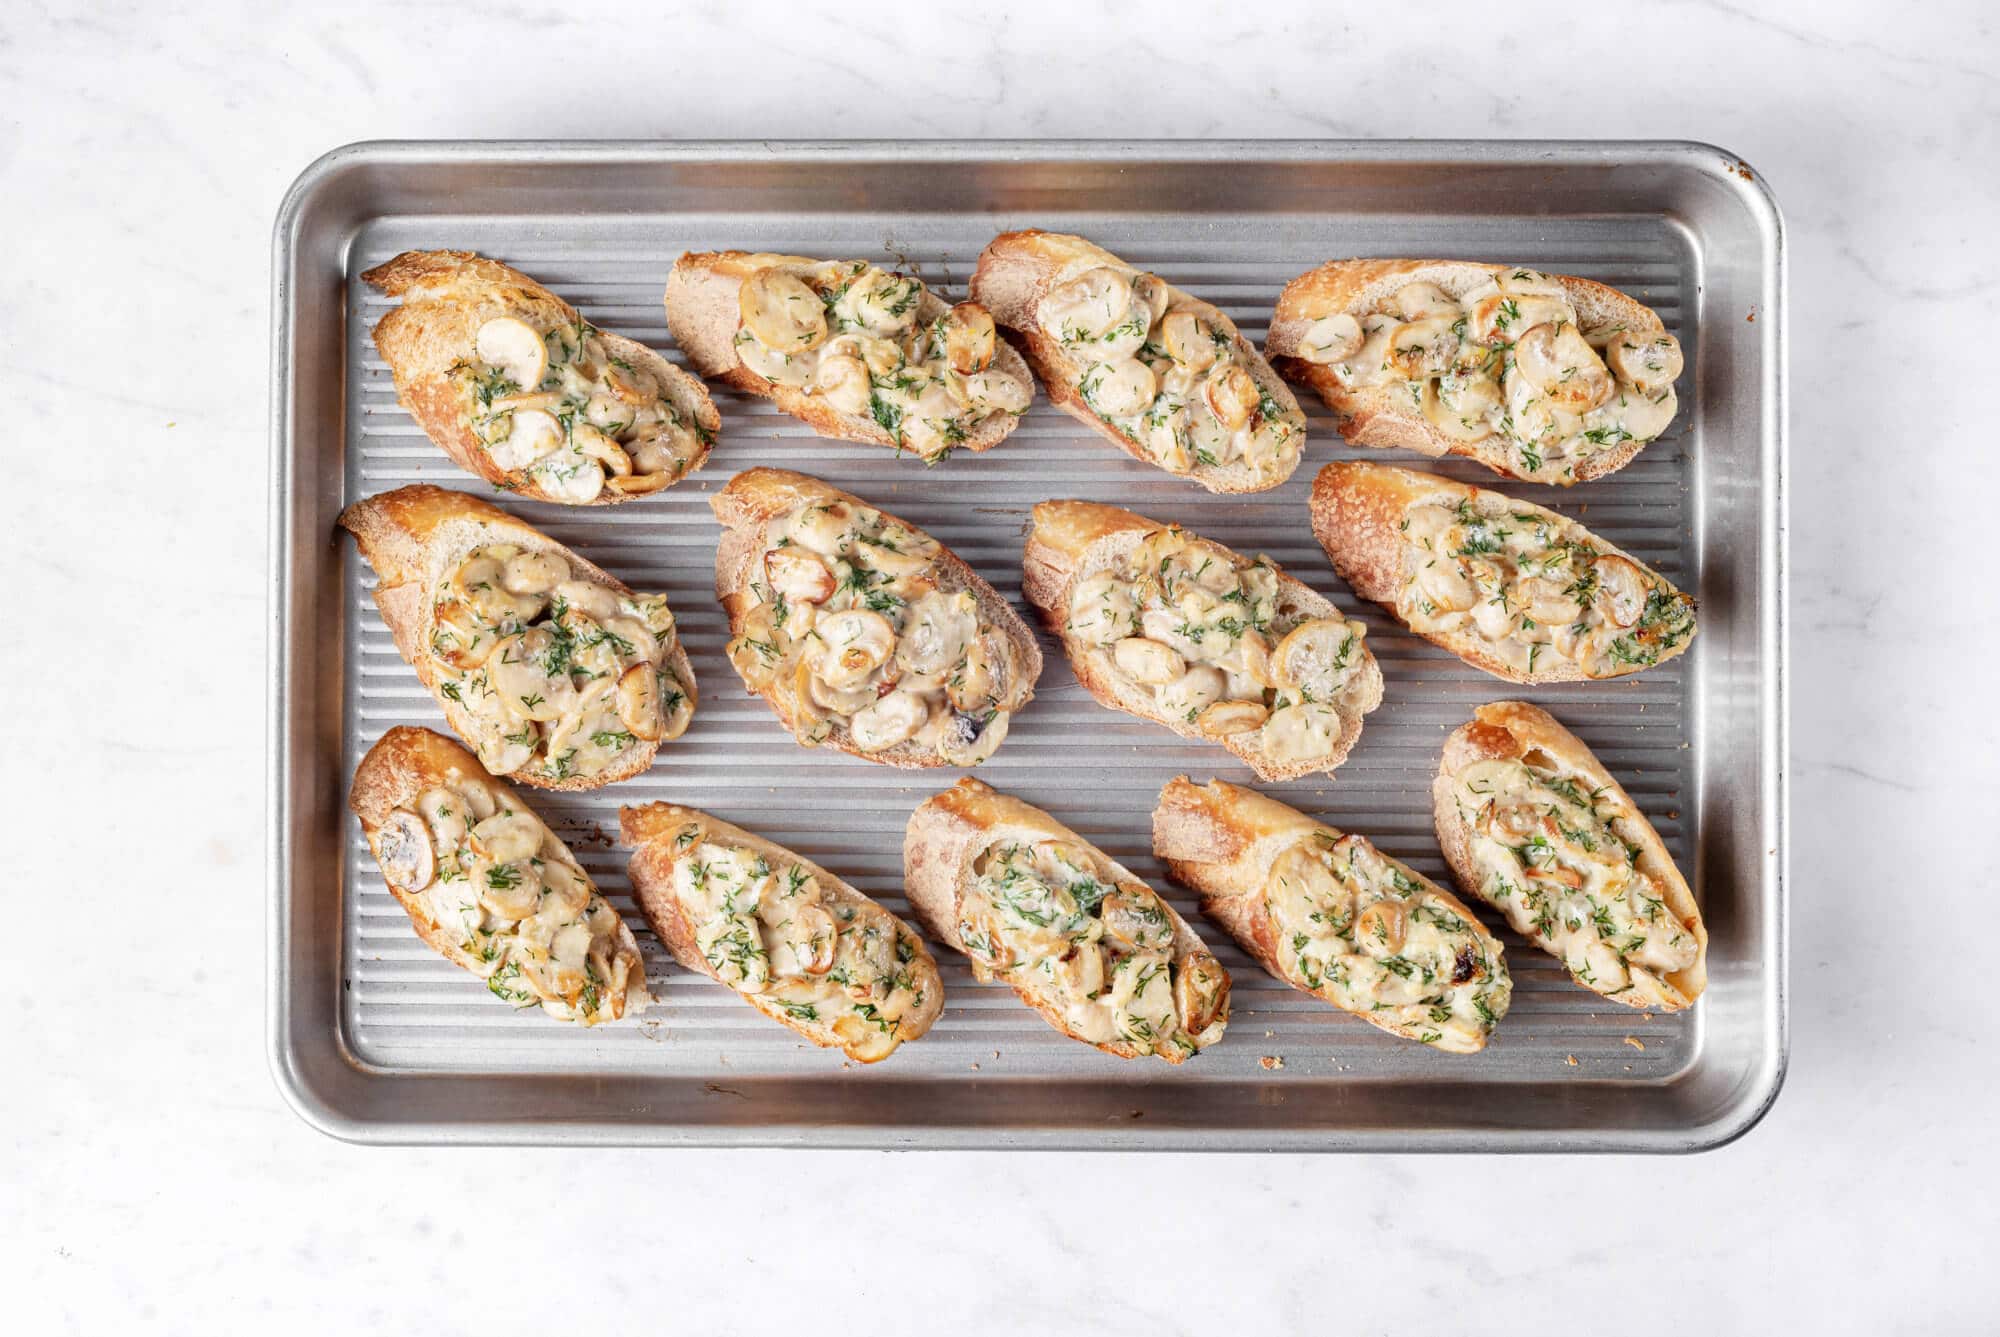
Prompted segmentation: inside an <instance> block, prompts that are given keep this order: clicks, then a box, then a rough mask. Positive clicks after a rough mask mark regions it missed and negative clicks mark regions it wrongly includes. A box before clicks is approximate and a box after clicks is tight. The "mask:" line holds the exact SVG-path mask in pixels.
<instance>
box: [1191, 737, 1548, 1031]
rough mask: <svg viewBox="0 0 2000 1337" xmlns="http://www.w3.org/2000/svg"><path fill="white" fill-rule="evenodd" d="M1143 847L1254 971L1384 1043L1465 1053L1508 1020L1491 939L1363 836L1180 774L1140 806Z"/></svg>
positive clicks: (1431, 885) (1500, 964)
mask: <svg viewBox="0 0 2000 1337" xmlns="http://www.w3.org/2000/svg"><path fill="white" fill-rule="evenodd" d="M1153 852H1154V853H1155V854H1157V855H1158V856H1159V857H1160V859H1161V860H1162V861H1163V862H1164V863H1165V864H1166V865H1167V871H1168V873H1169V875H1170V876H1172V877H1173V879H1174V880H1175V881H1176V882H1179V883H1181V884H1182V885H1183V886H1186V887H1190V888H1192V889H1193V890H1195V891H1198V892H1200V893H1201V896H1202V903H1201V908H1202V913H1203V914H1206V915H1207V916H1208V917H1209V918H1210V919H1213V920H1214V921H1215V922H1216V923H1218V924H1220V925H1221V926H1222V927H1223V928H1224V929H1226V930H1228V932H1229V935H1230V936H1231V937H1232V938H1235V939H1236V941H1237V942H1238V943H1240V944H1242V946H1243V950H1245V951H1247V952H1249V953H1250V955H1251V956H1253V957H1255V958H1256V959H1257V962H1258V964H1260V965H1262V966H1263V967H1264V969H1266V970H1268V971H1269V972H1271V974H1273V975H1275V976H1277V977H1278V978H1279V979H1281V980H1283V981H1284V982H1285V983H1287V984H1289V985H1291V986H1292V987H1293V988H1295V989H1299V990H1302V991H1303V992H1305V993H1309V994H1312V995H1313V996H1314V997H1316V998H1319V999H1322V1000H1324V1001H1325V1002H1328V1003H1331V1004H1333V1005H1334V1006H1335V1007H1337V1008H1340V1009H1341V1010H1342V1011H1346V1012H1352V1013H1353V1014H1354V1015H1355V1016H1357V1017H1360V1018H1361V1019H1362V1020H1363V1021H1365V1022H1368V1023H1369V1024H1370V1025H1372V1026H1378V1027H1380V1028H1381V1029H1383V1030H1385V1031H1387V1032H1389V1033H1390V1034H1391V1035H1400V1036H1402V1037H1404V1038H1406V1039H1410V1040H1415V1041H1418V1042H1419V1043H1421V1044H1427V1045H1430V1046H1431V1047H1432V1048H1434V1049H1441V1050H1444V1051H1445V1052H1446V1053H1450V1054H1472V1053H1477V1052H1478V1051H1479V1050H1481V1049H1484V1048H1485V1047H1486V1039H1487V1037H1488V1036H1489V1035H1491V1034H1492V1033H1493V1028H1494V1026H1495V1025H1497V1024H1498V1023H1499V1021H1500V1018H1502V1017H1504V1016H1506V1015H1507V1004H1508V1002H1509V1000H1510V999H1511V998H1512V996H1513V992H1514V982H1513V980H1512V979H1511V978H1510V977H1509V976H1508V974H1507V962H1506V958H1505V957H1504V955H1503V954H1502V950H1501V946H1500V942H1499V940H1498V939H1496V938H1495V937H1494V936H1493V935H1492V934H1490V933H1488V932H1487V931H1486V928H1485V926H1484V925H1482V924H1481V923H1480V922H1479V919H1478V917H1477V916H1475V915H1474V914H1473V913H1472V912H1471V911H1470V910H1468V909H1466V908H1465V906H1464V904H1462V903H1461V902H1460V901H1459V900H1458V899H1457V898H1456V897H1454V896H1452V895H1451V893H1449V892H1447V891H1446V890H1445V889H1444V888H1442V887H1440V886H1438V885H1437V884H1436V883H1435V882H1432V881H1431V880H1430V879H1428V878H1426V877H1424V876H1423V875H1422V874H1421V873H1418V872H1417V871H1416V870H1415V869H1413V868H1411V867H1410V866H1409V865H1408V864H1405V863H1402V862H1400V861H1398V860H1396V859H1392V858H1390V857H1389V856H1388V855H1386V854H1383V853H1382V852H1381V851H1380V850H1378V849H1376V848H1375V846H1374V845H1372V844H1370V843H1369V841H1368V839H1367V838H1366V837H1365V836H1355V835H1344V834H1342V833H1341V832H1340V831H1338V830H1335V829H1334V828H1333V827H1331V826H1328V825H1326V824H1325V823H1323V822H1316V821H1314V820H1313V819H1312V818H1310V817H1308V816H1306V815H1305V814H1304V813H1302V812H1300V811H1298V810H1297V809H1296V808H1290V807H1287V806H1285V805H1284V804H1282V803H1280V802H1278V801H1277V800H1276V799H1271V798H1266V797H1264V796H1263V795H1262V794H1259V793H1257V792H1256V791H1255V790H1250V789H1243V788H1240V787H1239V786H1236V785H1232V784H1227V783H1225V782H1224V781H1221V780H1211V781H1210V782H1209V783H1208V784H1205V785H1196V784H1194V783H1192V782H1190V781H1189V780H1188V778H1187V777H1186V776H1184V775H1181V776H1176V777H1174V778H1173V779H1172V780H1169V781H1168V782H1167V785H1166V788H1164V789H1162V790H1161V791H1160V802H1159V806H1158V807H1157V808H1155V809H1154V810H1153Z"/></svg>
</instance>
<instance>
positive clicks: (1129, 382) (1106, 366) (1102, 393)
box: [1076, 357, 1160, 418]
mask: <svg viewBox="0 0 2000 1337" xmlns="http://www.w3.org/2000/svg"><path fill="white" fill-rule="evenodd" d="M1076 388H1077V390H1078V392H1079V393H1081V394H1082V395H1083V400H1084V402H1085V403H1086V404H1088V405H1090V407H1092V408H1093V409H1095V410H1097V411H1098V412H1099V413H1101V414H1103V415H1104V416H1105V417H1108V418H1129V417H1131V416H1132V415H1133V414H1135V413H1144V412H1145V411H1146V410H1147V409H1148V408H1149V407H1151V406H1152V403H1153V400H1154V398H1155V397H1156V396H1157V395H1158V394H1159V392H1160V384H1159V380H1158V378H1157V377H1155V376H1154V375H1153V369H1152V368H1151V367H1148V366H1147V365H1146V364H1145V363H1143V362H1141V361H1139V360H1138V359H1137V358H1130V357H1128V358H1120V359H1119V360H1117V361H1115V362H1099V363H1098V364H1096V365H1095V366H1093V367H1091V368H1090V370H1088V371H1086V372H1084V374H1083V378H1082V379H1081V380H1079V381H1078V382H1077V387H1076Z"/></svg>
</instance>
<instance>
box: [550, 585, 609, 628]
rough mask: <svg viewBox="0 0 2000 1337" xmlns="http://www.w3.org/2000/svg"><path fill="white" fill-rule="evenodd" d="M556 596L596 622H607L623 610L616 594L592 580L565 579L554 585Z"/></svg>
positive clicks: (573, 609)
mask: <svg viewBox="0 0 2000 1337" xmlns="http://www.w3.org/2000/svg"><path fill="white" fill-rule="evenodd" d="M556 597H557V598H559V599H561V600H562V601H563V602H564V603H565V604H567V605H568V606H569V608H570V609H571V610H572V611H574V612H578V613H582V614H583V615H585V616H586V617H589V618H591V619H593V620H594V621H597V622H609V621H610V620H611V619H612V618H614V617H617V616H618V615H619V614H620V613H622V612H624V610H623V609H622V608H620V607H619V606H618V594H617V592H616V591H614V590H612V589H611V588H609V587H608V586H604V585H600V584H598V583H597V582H596V581H594V580H565V581H563V582H562V583H561V584H560V585H557V586H556Z"/></svg>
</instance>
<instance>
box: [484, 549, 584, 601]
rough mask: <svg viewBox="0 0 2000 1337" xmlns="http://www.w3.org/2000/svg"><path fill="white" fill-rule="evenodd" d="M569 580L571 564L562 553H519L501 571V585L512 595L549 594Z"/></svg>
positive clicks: (509, 559) (510, 558)
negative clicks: (564, 558)
mask: <svg viewBox="0 0 2000 1337" xmlns="http://www.w3.org/2000/svg"><path fill="white" fill-rule="evenodd" d="M568 579H569V563H568V562H566V561H564V560H563V557H562V554H561V553H555V552H517V553H515V554H514V555H513V556H512V557H509V558H508V559H507V562H506V565H505V566H503V567H501V569H500V584H501V587H502V588H503V589H505V590H506V591H507V592H508V593H510V594H530V595H538V594H547V593H548V592H549V591H550V590H552V589H554V588H555V587H556V586H557V585H560V584H561V583H562V582H563V581H565V580H568Z"/></svg>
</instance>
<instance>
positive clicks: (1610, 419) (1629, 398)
mask: <svg viewBox="0 0 2000 1337" xmlns="http://www.w3.org/2000/svg"><path fill="white" fill-rule="evenodd" d="M1679 407H1680V404H1679V401H1678V400H1677V399H1676V397H1675V395H1674V391H1673V387H1672V386H1668V387H1666V388H1665V389H1663V390H1658V391H1655V392H1654V393H1653V394H1650V395H1648V394H1645V393H1643V392H1641V391H1640V390H1638V389H1637V388H1632V389H1627V388H1625V387H1623V386H1621V387H1619V389H1618V391H1617V393H1615V394H1614V395H1612V397H1611V400H1610V402H1609V403H1607V404H1605V405H1604V407H1603V408H1601V409H1599V410H1598V411H1597V412H1596V413H1595V414H1594V415H1592V418H1591V421H1592V422H1593V423H1596V422H1598V421H1600V420H1604V422H1605V425H1606V426H1609V427H1615V428H1617V429H1618V430H1619V431H1622V432H1623V433H1624V434H1625V437H1629V438H1630V439H1632V440H1634V441H1651V440H1653V439H1654V438H1655V437H1657V436H1659V434H1660V433H1662V432H1664V431H1666V430H1667V425H1668V424H1669V423H1671V422H1673V420H1674V411H1675V410H1676V409H1677V408H1679ZM1611 439H1612V440H1614V441H1616V440H1621V439H1623V438H1621V437H1619V436H1617V435H1616V434H1615V433H1613V434H1612V435H1611Z"/></svg>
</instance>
